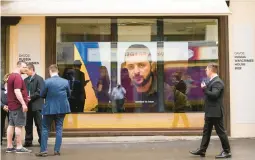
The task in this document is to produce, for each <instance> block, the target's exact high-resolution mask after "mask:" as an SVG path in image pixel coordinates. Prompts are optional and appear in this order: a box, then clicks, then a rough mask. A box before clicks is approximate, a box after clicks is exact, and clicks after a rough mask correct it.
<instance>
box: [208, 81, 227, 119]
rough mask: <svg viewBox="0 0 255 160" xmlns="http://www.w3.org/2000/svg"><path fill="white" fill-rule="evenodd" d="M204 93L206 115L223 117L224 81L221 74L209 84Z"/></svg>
mask: <svg viewBox="0 0 255 160" xmlns="http://www.w3.org/2000/svg"><path fill="white" fill-rule="evenodd" d="M204 93H205V117H223V115H224V114H223V113H224V112H223V94H224V83H223V81H222V80H221V79H220V77H219V76H217V77H215V78H213V79H212V80H211V81H210V82H209V83H208V84H207V86H206V88H205V89H204Z"/></svg>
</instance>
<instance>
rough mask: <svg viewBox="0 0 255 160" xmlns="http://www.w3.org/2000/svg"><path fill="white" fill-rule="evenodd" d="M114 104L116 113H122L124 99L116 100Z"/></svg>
mask: <svg viewBox="0 0 255 160" xmlns="http://www.w3.org/2000/svg"><path fill="white" fill-rule="evenodd" d="M115 102H116V107H117V112H118V113H120V112H124V108H123V105H124V99H117V100H115Z"/></svg>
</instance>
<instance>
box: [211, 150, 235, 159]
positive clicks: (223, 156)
mask: <svg viewBox="0 0 255 160" xmlns="http://www.w3.org/2000/svg"><path fill="white" fill-rule="evenodd" d="M231 157H232V155H231V153H230V152H225V151H222V152H221V153H220V154H219V155H217V156H215V158H217V159H218V158H231Z"/></svg>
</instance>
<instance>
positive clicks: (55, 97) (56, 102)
mask: <svg viewBox="0 0 255 160" xmlns="http://www.w3.org/2000/svg"><path fill="white" fill-rule="evenodd" d="M41 97H43V98H45V104H44V106H43V108H42V115H56V114H66V113H70V112H71V111H70V105H69V102H68V98H69V97H70V88H69V84H68V81H67V80H65V79H63V78H61V77H59V76H53V77H51V78H49V79H47V80H46V81H45V87H44V89H43V90H42V91H41Z"/></svg>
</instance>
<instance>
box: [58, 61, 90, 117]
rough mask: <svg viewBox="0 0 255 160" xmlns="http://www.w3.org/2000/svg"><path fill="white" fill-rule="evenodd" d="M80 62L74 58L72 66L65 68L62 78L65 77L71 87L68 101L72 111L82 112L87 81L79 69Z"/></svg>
mask: <svg viewBox="0 0 255 160" xmlns="http://www.w3.org/2000/svg"><path fill="white" fill-rule="evenodd" d="M81 66H82V63H81V61H80V60H75V61H74V63H73V68H66V69H65V72H64V75H63V78H65V79H67V80H68V82H69V85H70V89H71V97H70V98H69V103H70V107H71V112H72V113H81V112H84V105H85V99H86V93H85V88H84V87H85V86H86V84H87V82H88V80H87V81H85V75H84V73H83V72H82V71H81Z"/></svg>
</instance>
